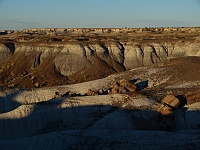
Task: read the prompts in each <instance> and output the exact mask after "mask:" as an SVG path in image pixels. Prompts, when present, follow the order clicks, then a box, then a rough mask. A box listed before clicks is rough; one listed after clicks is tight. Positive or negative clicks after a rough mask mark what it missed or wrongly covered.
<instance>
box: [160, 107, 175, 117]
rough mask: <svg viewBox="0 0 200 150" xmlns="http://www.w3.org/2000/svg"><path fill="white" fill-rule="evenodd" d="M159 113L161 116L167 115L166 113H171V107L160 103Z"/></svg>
mask: <svg viewBox="0 0 200 150" xmlns="http://www.w3.org/2000/svg"><path fill="white" fill-rule="evenodd" d="M159 112H160V114H161V115H163V116H167V115H171V114H172V113H173V111H172V109H171V108H170V107H168V106H165V105H163V104H162V105H161V108H160V111H159Z"/></svg>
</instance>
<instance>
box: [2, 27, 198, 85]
mask: <svg viewBox="0 0 200 150" xmlns="http://www.w3.org/2000/svg"><path fill="white" fill-rule="evenodd" d="M175 29H176V30H175ZM175 29H173V28H172V29H170V28H169V29H168V30H164V29H163V30H161V29H160V30H161V31H160V30H159V29H157V30H156V29H151V30H150V29H148V30H147V29H146V30H147V31H145V30H144V29H137V30H136V29H134V30H133V29H121V30H120V29H112V30H111V29H110V30H109V29H107V30H106V29H104V30H103V29H96V30H95V29H94V30H89V29H88V30H86V29H82V30H81V29H77V30H75V29H74V31H73V30H72V29H71V30H69V29H68V30H63V31H61V29H60V30H58V29H57V30H39V29H38V30H34V29H32V30H30V31H26V30H24V31H21V32H18V33H12V34H8V35H2V36H1V39H0V41H1V44H0V63H1V70H0V71H1V72H0V74H1V76H0V78H1V84H2V85H5V84H8V83H10V82H15V81H17V80H21V79H23V80H24V81H26V82H30V85H32V86H34V85H35V84H36V83H37V82H39V84H40V86H45V85H49V86H50V85H53V84H54V83H57V84H61V83H63V81H64V83H65V84H66V83H76V82H83V81H88V80H93V79H97V78H101V77H105V76H107V75H109V74H112V73H115V72H121V71H125V70H129V69H134V68H137V67H141V66H151V65H160V64H163V63H167V62H168V61H169V60H170V59H171V58H176V57H184V56H199V55H200V48H199V47H200V42H199V33H200V29H199V28H190V29H188V28H183V29H181V30H180V29H179V28H175ZM178 29H179V30H178ZM53 33H54V34H53ZM48 76H49V79H53V80H54V82H53V81H52V83H51V82H49V81H46V79H47V78H48ZM39 78H40V79H39ZM13 80H14V81H13ZM18 82H19V81H18ZM41 82H42V83H41ZM18 84H19V83H18ZM37 85H38V84H37ZM13 86H15V85H13Z"/></svg>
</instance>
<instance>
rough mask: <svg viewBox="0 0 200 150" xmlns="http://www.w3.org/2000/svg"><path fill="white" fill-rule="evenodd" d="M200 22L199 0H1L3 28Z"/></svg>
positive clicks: (158, 24)
mask: <svg viewBox="0 0 200 150" xmlns="http://www.w3.org/2000/svg"><path fill="white" fill-rule="evenodd" d="M182 26H183V27H189V26H200V0H0V30H5V29H17V30H18V29H24V28H44V27H45V28H91V27H93V28H95V27H99V28H101V27H102V28H105V27H112V28H114V27H115V28H117V27H133V28H134V27H182Z"/></svg>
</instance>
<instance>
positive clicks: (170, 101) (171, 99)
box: [162, 95, 180, 108]
mask: <svg viewBox="0 0 200 150" xmlns="http://www.w3.org/2000/svg"><path fill="white" fill-rule="evenodd" d="M162 103H163V104H166V105H168V106H171V107H173V108H178V106H179V105H180V101H179V99H178V98H176V97H175V96H174V95H167V96H166V97H165V98H164V99H163V100H162Z"/></svg>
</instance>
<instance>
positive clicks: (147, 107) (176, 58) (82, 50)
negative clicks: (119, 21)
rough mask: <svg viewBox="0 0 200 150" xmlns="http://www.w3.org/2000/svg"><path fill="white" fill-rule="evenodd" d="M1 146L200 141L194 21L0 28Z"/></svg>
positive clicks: (190, 145) (199, 48) (157, 145)
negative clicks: (178, 25) (187, 23)
mask: <svg viewBox="0 0 200 150" xmlns="http://www.w3.org/2000/svg"><path fill="white" fill-rule="evenodd" d="M0 146H1V148H3V149H6V150H8V149H152V150H153V149H167V150H169V149H170V150H171V149H174V150H175V149H176V150H177V149H193V150H197V149H200V28H199V27H196V28H184V27H182V28H102V29H101V28H91V29H90V28H82V29H80V28H78V29H75V28H74V29H72V28H71V29H70V28H68V29H24V30H20V31H19V30H18V31H12V30H7V31H0Z"/></svg>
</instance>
